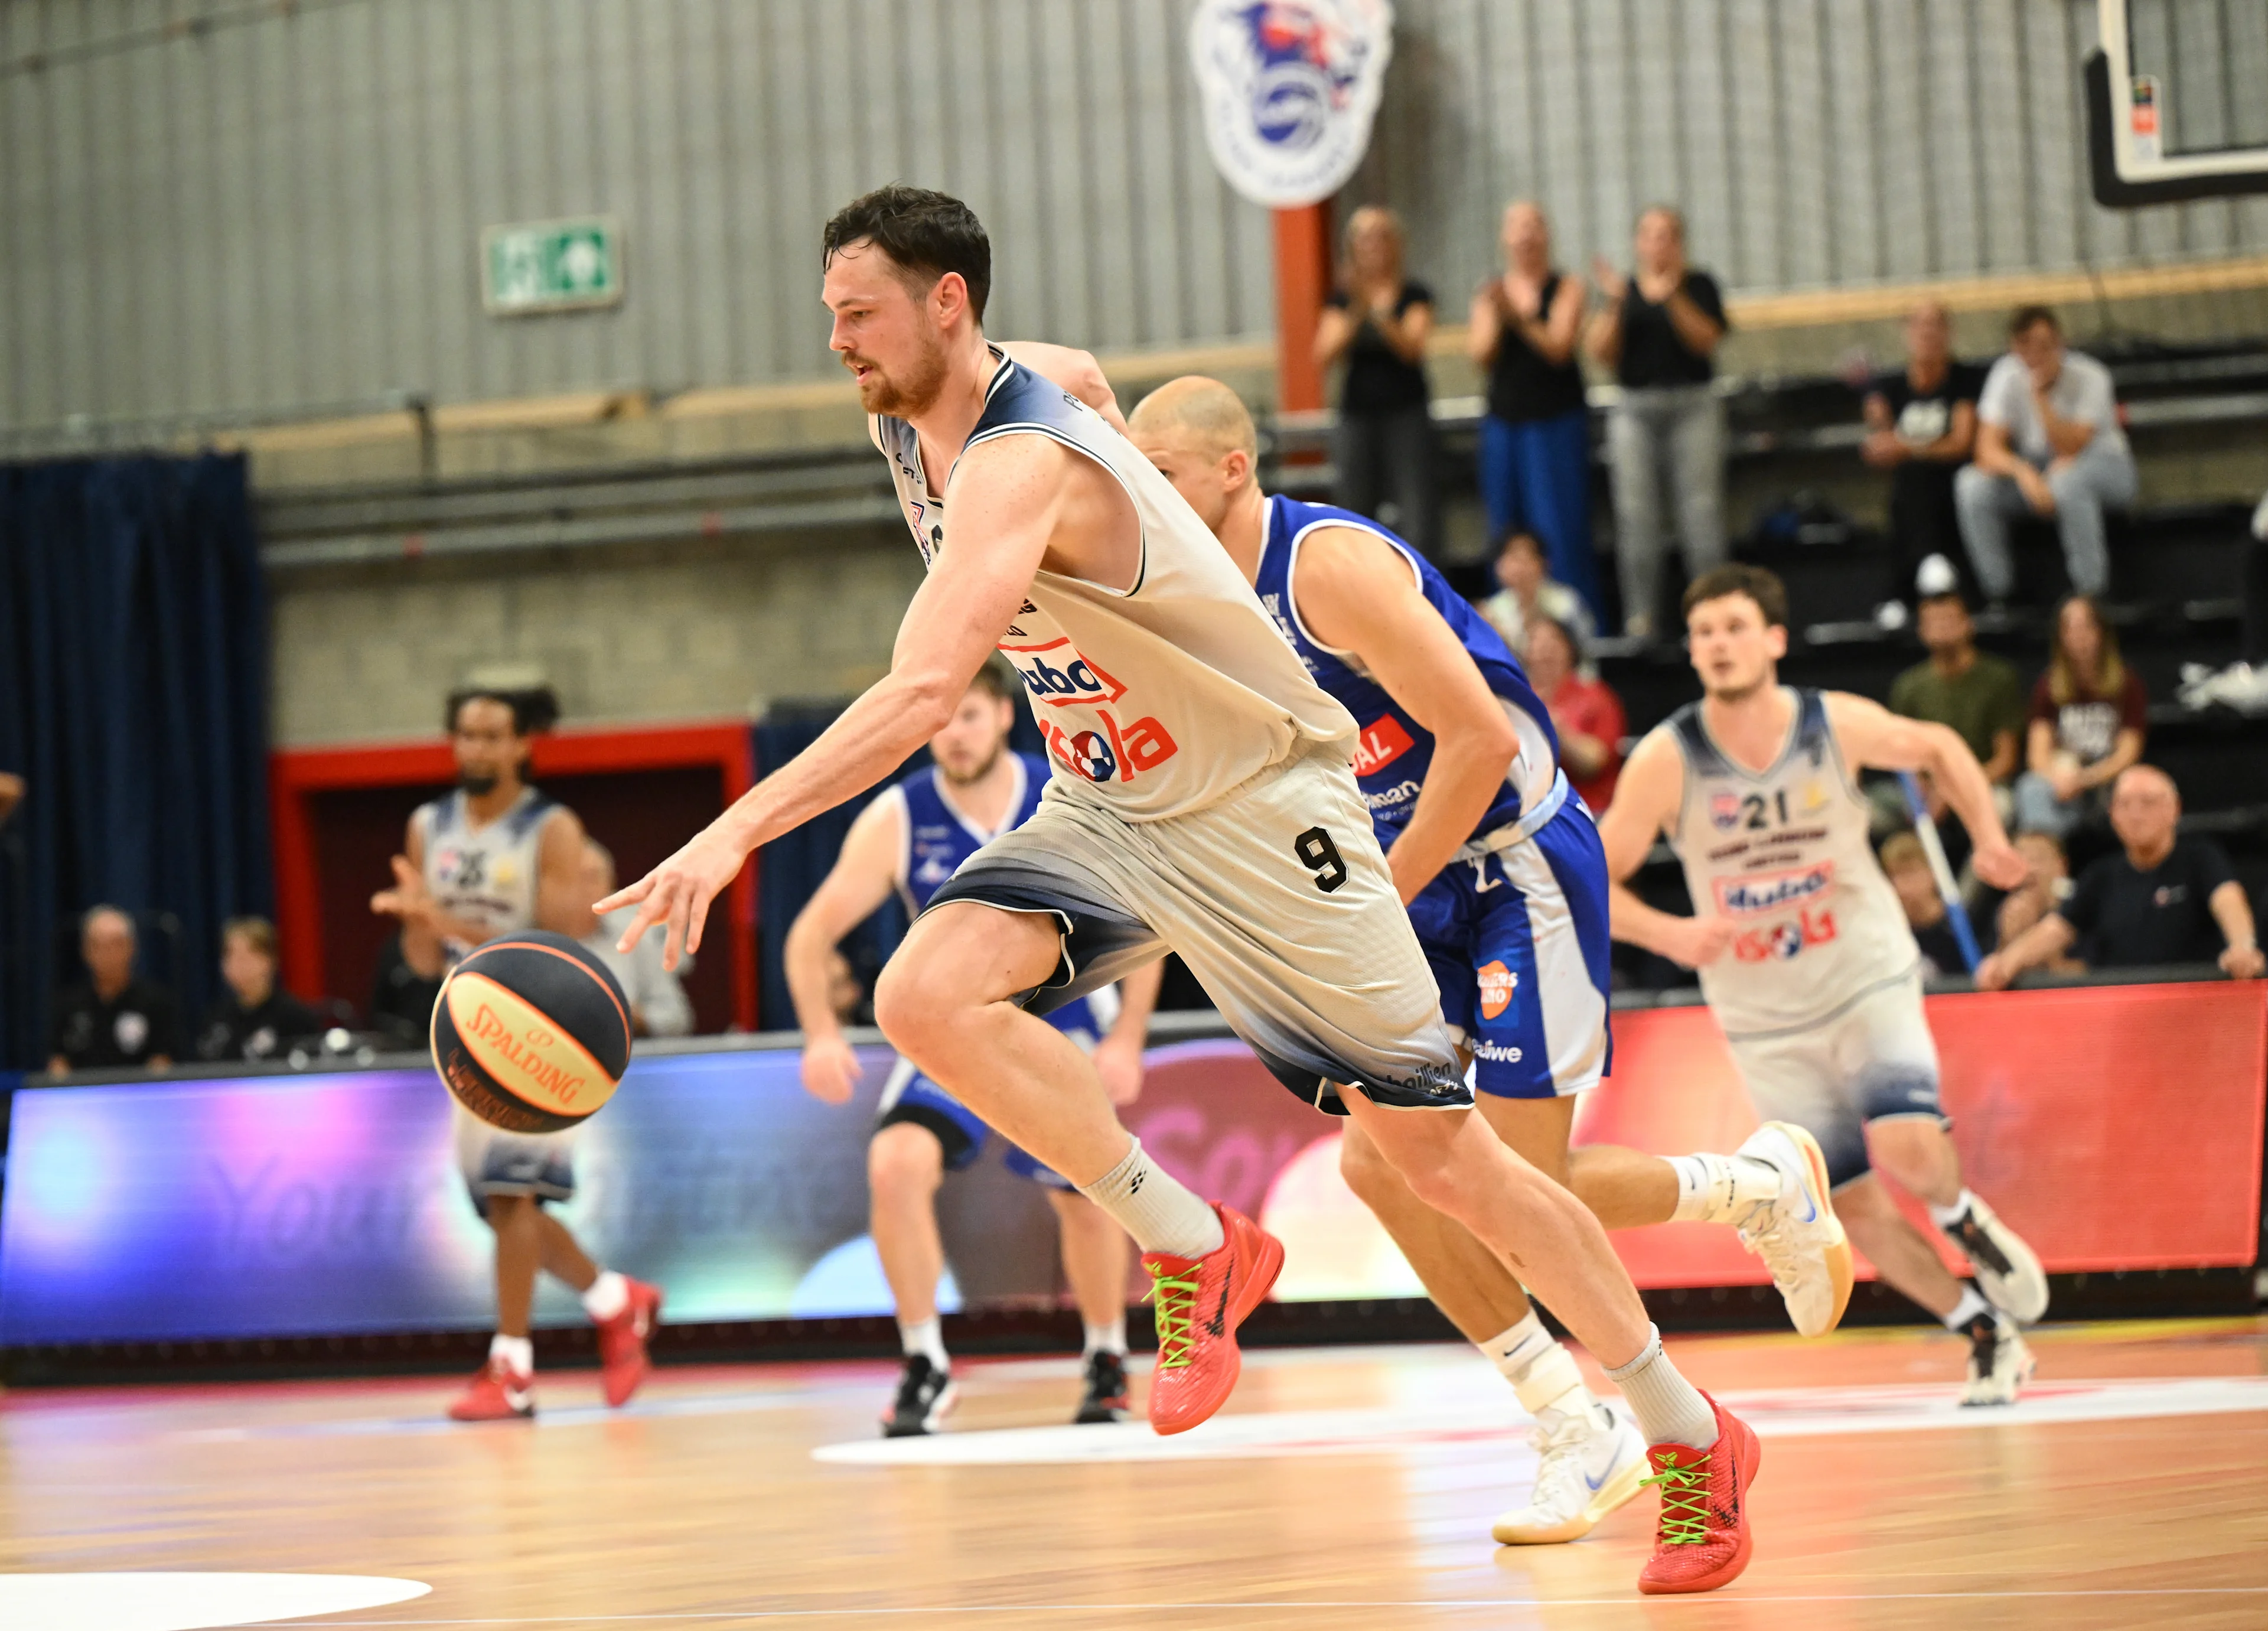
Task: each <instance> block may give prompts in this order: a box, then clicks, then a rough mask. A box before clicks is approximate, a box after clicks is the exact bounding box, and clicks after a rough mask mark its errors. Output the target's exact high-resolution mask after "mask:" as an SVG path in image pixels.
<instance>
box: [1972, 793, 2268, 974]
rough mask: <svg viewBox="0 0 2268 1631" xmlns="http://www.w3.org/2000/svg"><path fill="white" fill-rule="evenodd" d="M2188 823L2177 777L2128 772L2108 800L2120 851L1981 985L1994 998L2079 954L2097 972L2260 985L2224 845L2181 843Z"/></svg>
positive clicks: (1999, 959)
mask: <svg viewBox="0 0 2268 1631" xmlns="http://www.w3.org/2000/svg"><path fill="white" fill-rule="evenodd" d="M2181 819H2182V800H2181V794H2180V793H2178V792H2176V790H2175V787H2174V782H2173V778H2171V777H2170V776H2168V775H2167V774H2166V773H2165V771H2161V770H2160V769H2158V768H2157V767H2156V766H2155V765H2152V764H2136V765H2132V766H2129V767H2128V768H2127V769H2126V770H2125V771H2122V772H2121V773H2120V775H2119V777H2118V781H2117V787H2116V789H2115V790H2114V791H2113V793H2112V794H2111V799H2110V825H2111V829H2112V830H2113V831H2115V832H2117V835H2118V843H2119V845H2120V852H2119V853H2118V854H2116V855H2105V856H2103V857H2102V859H2101V860H2098V861H2096V862H2095V864H2094V865H2093V866H2091V867H2088V869H2087V870H2086V871H2085V872H2084V873H2082V874H2080V880H2079V884H2078V887H2077V888H2075V889H2073V890H2072V892H2071V897H2070V898H2069V899H2068V900H2066V901H2065V902H2064V903H2063V904H2061V905H2059V906H2058V907H2057V908H2056V909H2055V910H2054V911H2051V912H2050V913H2049V914H2048V915H2047V916H2046V917H2044V918H2042V919H2040V920H2039V921H2038V922H2037V923H2036V924H2034V925H2033V926H2031V927H2030V928H2029V929H2027V930H2026V931H2025V932H2024V933H2023V934H2021V935H2020V936H2018V937H2017V939H2016V941H2014V944H2012V945H2008V946H2004V947H2003V948H2001V949H2000V950H1999V952H1997V953H1995V954H1994V955H1993V956H1990V957H1987V958H1985V962H1984V963H1983V964H1982V965H1981V966H1980V967H1979V968H1978V969H1977V985H1979V986H1981V987H1983V988H1984V989H1985V990H1986V991H1997V990H1999V988H2000V987H2001V986H2003V985H2007V983H2008V982H2009V981H2010V980H2012V979H2014V978H2015V977H2016V976H2017V975H2019V974H2021V973H2022V972H2023V971H2024V970H2027V969H2031V968H2036V967H2038V966H2039V965H2040V964H2042V963H2046V962H2048V961H2049V960H2050V959H2051V958H2054V957H2060V956H2063V955H2064V954H2065V953H2066V952H2067V951H2069V950H2070V949H2071V948H2073V946H2074V945H2076V946H2077V947H2078V948H2080V955H2081V956H2083V957H2084V958H2085V959H2086V962H2087V964H2088V967H2090V968H2096V969H2106V968H2109V969H2144V968H2154V967H2161V966H2163V965H2165V964H2169V963H2213V962H2218V963H2220V968H2221V970H2222V972H2224V973H2226V974H2228V975H2229V976H2230V977H2231V978H2235V979H2257V978H2259V976H2260V973H2261V971H2262V968H2263V959H2262V957H2261V954H2260V947H2259V943H2258V941H2257V939H2256V938H2255V936H2254V934H2253V924H2252V905H2251V903H2250V901H2248V900H2246V899H2245V897H2244V886H2243V885H2242V883H2239V882H2237V881H2236V874H2235V870H2234V869H2233V868H2232V867H2230V866H2229V864H2228V856H2227V855H2226V854H2224V853H2222V852H2221V848H2220V845H2218V844H2215V843H2214V842H2213V840H2212V839H2210V838H2183V836H2182V835H2181V830H2180V829H2181Z"/></svg>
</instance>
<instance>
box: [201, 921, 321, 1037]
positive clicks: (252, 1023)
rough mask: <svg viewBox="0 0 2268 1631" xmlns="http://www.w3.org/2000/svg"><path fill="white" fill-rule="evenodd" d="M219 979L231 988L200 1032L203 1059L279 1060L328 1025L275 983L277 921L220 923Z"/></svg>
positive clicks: (216, 1004)
mask: <svg viewBox="0 0 2268 1631" xmlns="http://www.w3.org/2000/svg"><path fill="white" fill-rule="evenodd" d="M220 978H221V981H222V983H223V984H224V985H226V986H227V988H228V989H227V992H226V993H225V995H224V996H222V997H221V999H220V1000H218V1001H217V1002H215V1003H214V1004H213V1006H212V1008H211V1010H210V1012H209V1013H207V1014H206V1015H205V1022H204V1025H203V1029H202V1030H199V1031H198V1032H197V1057H198V1058H199V1059H278V1058H281V1057H283V1056H284V1054H287V1053H289V1052H291V1044H293V1043H295V1042H298V1041H302V1040H304V1039H305V1038H306V1037H312V1036H314V1035H315V1034H316V1033H318V1032H319V1031H320V1030H322V1028H323V1024H322V1022H321V1021H320V1020H319V1019H317V1018H316V1017H315V1014H314V1010H313V1009H312V1008H310V1007H308V1006H307V1005H306V1003H304V1002H302V1001H300V1000H299V999H298V998H297V997H295V996H293V995H292V994H291V993H290V992H288V991H286V990H284V988H283V987H282V986H281V985H277V984H276V926H275V925H274V924H272V923H270V922H269V921H268V919H265V918H231V919H229V920H228V921H227V922H226V923H225V924H223V925H222V926H221V931H220Z"/></svg>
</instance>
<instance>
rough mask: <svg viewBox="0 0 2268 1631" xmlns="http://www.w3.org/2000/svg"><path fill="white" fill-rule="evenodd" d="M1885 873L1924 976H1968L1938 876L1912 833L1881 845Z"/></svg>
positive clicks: (1897, 833)
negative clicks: (1918, 950) (1896, 894)
mask: <svg viewBox="0 0 2268 1631" xmlns="http://www.w3.org/2000/svg"><path fill="white" fill-rule="evenodd" d="M1881 862H1882V874H1883V875H1884V876H1885V877H1887V878H1889V881H1890V887H1891V888H1892V889H1896V890H1897V892H1898V904H1899V905H1901V906H1903V907H1904V908H1905V913H1906V926H1907V927H1908V928H1910V929H1911V930H1912V931H1913V937H1914V944H1915V945H1917V946H1918V947H1920V948H1921V956H1922V964H1923V966H1922V975H1923V977H1924V978H1933V977H1934V976H1937V975H1940V974H1966V973H1968V972H1969V959H1968V958H1966V957H1964V956H1962V955H1961V941H1960V938H1959V937H1958V936H1957V935H1955V934H1954V932H1953V917H1952V914H1951V913H1949V912H1948V911H1946V909H1945V897H1944V896H1943V895H1941V894H1940V893H1939V892H1938V888H1937V875H1936V874H1935V873H1933V872H1932V871H1931V870H1930V868H1929V852H1928V851H1926V850H1925V849H1923V848H1922V846H1921V840H1920V839H1919V838H1916V837H1914V835H1913V834H1912V833H1911V832H1896V833H1892V834H1891V835H1890V837H1889V840H1888V841H1887V842H1886V843H1884V844H1883V845H1882V853H1881Z"/></svg>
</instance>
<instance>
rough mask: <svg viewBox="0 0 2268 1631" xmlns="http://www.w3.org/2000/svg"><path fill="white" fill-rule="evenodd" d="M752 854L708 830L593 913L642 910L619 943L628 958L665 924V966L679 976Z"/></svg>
mask: <svg viewBox="0 0 2268 1631" xmlns="http://www.w3.org/2000/svg"><path fill="white" fill-rule="evenodd" d="M747 858H748V857H747V852H746V851H744V850H741V849H740V848H738V847H737V846H735V845H733V842H732V840H731V839H729V838H723V837H720V836H719V835H718V831H717V830H716V829H715V828H714V827H707V828H703V830H701V831H700V832H698V833H696V834H695V835H694V837H693V838H692V840H691V841H690V842H689V843H688V844H687V845H686V846H685V847H684V848H683V849H681V850H680V851H678V852H677V853H676V854H674V855H673V856H671V857H670V858H669V859H668V860H666V861H664V862H662V863H661V865H660V866H659V867H655V868H654V869H653V870H652V872H649V873H647V874H646V875H645V876H644V877H643V878H640V879H639V880H638V881H637V882H636V883H633V884H631V885H630V887H629V888H628V889H616V890H615V892H614V893H613V894H611V895H609V896H608V897H607V898H606V899H604V900H602V901H600V903H599V904H597V905H595V906H593V907H592V908H591V910H592V911H594V912H596V913H598V914H599V915H600V916H601V917H603V916H605V915H606V914H607V913H608V912H610V911H613V910H614V909H615V907H617V906H636V907H637V916H636V917H634V918H632V919H630V926H629V927H628V928H626V929H624V930H623V931H622V938H621V939H620V940H619V941H615V950H616V951H619V952H622V953H624V954H627V953H628V952H629V951H630V948H632V947H634V946H636V945H637V943H638V940H639V938H640V937H641V936H642V935H644V934H645V932H646V931H647V930H648V929H650V928H652V926H654V925H655V924H657V923H659V924H661V925H663V926H665V928H666V931H667V933H666V939H665V941H664V942H663V945H662V948H661V966H662V967H663V968H665V969H667V970H670V971H671V972H673V973H674V972H675V971H676V969H677V963H678V960H679V959H680V958H681V957H682V956H685V955H686V954H687V953H689V952H695V951H698V950H700V949H701V926H702V925H703V923H705V922H706V921H707V920H708V918H709V903H710V902H711V901H712V900H714V899H716V898H717V896H718V891H719V890H721V889H724V887H725V885H726V884H728V883H730V882H732V881H733V879H734V878H735V877H737V876H739V875H740V865H741V863H742V862H743V861H745V860H747Z"/></svg>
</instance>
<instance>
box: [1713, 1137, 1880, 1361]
mask: <svg viewBox="0 0 2268 1631" xmlns="http://www.w3.org/2000/svg"><path fill="white" fill-rule="evenodd" d="M1734 1155H1736V1156H1741V1155H1745V1156H1747V1157H1748V1158H1749V1160H1751V1161H1759V1162H1763V1163H1764V1165H1766V1166H1768V1167H1771V1169H1772V1170H1775V1171H1777V1172H1778V1174H1779V1193H1778V1195H1776V1196H1774V1197H1773V1198H1772V1199H1770V1200H1767V1201H1764V1202H1762V1203H1760V1204H1759V1205H1757V1206H1756V1207H1754V1208H1752V1209H1751V1210H1750V1211H1749V1214H1748V1215H1747V1216H1745V1217H1743V1218H1742V1219H1741V1220H1740V1221H1739V1222H1738V1223H1737V1224H1736V1225H1734V1227H1735V1228H1737V1229H1739V1231H1740V1236H1741V1244H1742V1245H1744V1246H1746V1247H1747V1248H1748V1249H1749V1251H1753V1252H1755V1253H1756V1255H1757V1256H1758V1257H1760V1258H1763V1259H1764V1266H1765V1267H1766V1268H1768V1269H1770V1270H1771V1277H1772V1284H1773V1285H1775V1286H1777V1287H1778V1288H1779V1295H1780V1299H1781V1301H1783V1302H1785V1303H1786V1304H1787V1317H1788V1318H1789V1319H1790V1320H1792V1321H1793V1322H1794V1325H1795V1328H1796V1330H1797V1331H1798V1332H1801V1333H1802V1334H1803V1335H1805V1336H1807V1337H1823V1336H1825V1335H1826V1334H1827V1333H1828V1332H1830V1331H1832V1330H1834V1329H1835V1327H1836V1326H1837V1325H1838V1324H1840V1323H1841V1321H1842V1318H1843V1310H1845V1308H1847V1307H1849V1306H1850V1303H1851V1278H1852V1268H1851V1242H1850V1239H1849V1237H1848V1236H1845V1234H1844V1232H1843V1223H1842V1220H1840V1219H1839V1218H1837V1216H1836V1215H1835V1202H1834V1199H1833V1198H1832V1197H1831V1196H1830V1194H1829V1193H1828V1189H1827V1158H1826V1157H1825V1156H1823V1155H1821V1154H1820V1153H1819V1141H1818V1140H1816V1139H1815V1138H1813V1137H1812V1136H1811V1134H1810V1133H1806V1132H1805V1131H1804V1130H1803V1129H1802V1128H1801V1127H1799V1126H1796V1125H1793V1123H1790V1122H1786V1121H1767V1122H1766V1123H1764V1125H1763V1126H1761V1127H1758V1128H1757V1129H1756V1132H1755V1133H1753V1134H1751V1135H1750V1137H1749V1141H1748V1142H1747V1143H1745V1144H1743V1145H1742V1146H1741V1148H1739V1149H1738V1150H1736V1151H1734Z"/></svg>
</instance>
